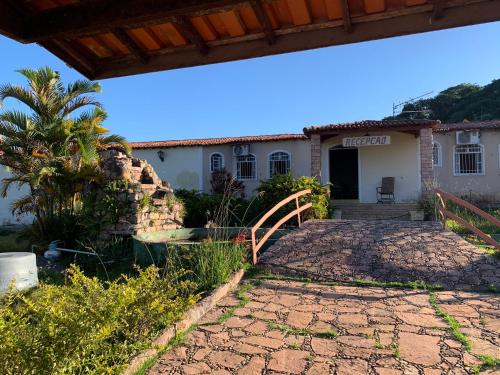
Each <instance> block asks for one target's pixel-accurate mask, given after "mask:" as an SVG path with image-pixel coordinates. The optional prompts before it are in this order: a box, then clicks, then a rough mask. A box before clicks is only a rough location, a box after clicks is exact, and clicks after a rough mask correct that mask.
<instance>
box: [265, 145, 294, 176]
mask: <svg viewBox="0 0 500 375" xmlns="http://www.w3.org/2000/svg"><path fill="white" fill-rule="evenodd" d="M288 172H290V154H289V153H288V152H284V151H276V152H273V153H272V154H271V155H269V178H272V177H273V176H274V175H276V174H287V173H288Z"/></svg>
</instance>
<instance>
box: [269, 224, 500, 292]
mask: <svg viewBox="0 0 500 375" xmlns="http://www.w3.org/2000/svg"><path fill="white" fill-rule="evenodd" d="M259 264H261V265H263V266H265V267H266V268H268V269H271V270H272V271H273V272H274V273H281V274H287V275H295V276H308V277H311V278H313V279H315V280H320V281H324V280H336V281H339V280H340V281H351V280H354V279H365V280H366V279H370V280H379V281H415V280H422V281H425V282H427V283H434V284H441V285H442V286H444V287H446V288H458V289H462V290H480V289H486V288H488V287H489V286H491V285H496V286H497V287H500V260H499V259H498V258H495V257H493V256H490V255H487V254H486V253H485V252H484V251H482V250H481V249H478V248H477V247H475V246H473V245H471V244H469V243H468V242H466V241H465V240H463V239H462V238H461V237H460V236H458V235H456V234H455V233H452V232H450V231H444V230H442V229H441V226H440V224H439V223H433V222H404V221H393V220H386V221H369V220H359V221H357V220H352V221H349V220H313V221H308V222H306V223H305V224H304V225H303V226H302V227H301V228H300V229H298V230H296V231H294V232H292V233H290V234H288V235H286V236H284V237H282V238H281V239H280V240H279V241H278V242H276V243H275V244H274V245H273V246H271V247H270V248H269V249H268V250H267V251H266V252H265V253H264V254H263V255H262V256H261V258H260V259H259Z"/></svg>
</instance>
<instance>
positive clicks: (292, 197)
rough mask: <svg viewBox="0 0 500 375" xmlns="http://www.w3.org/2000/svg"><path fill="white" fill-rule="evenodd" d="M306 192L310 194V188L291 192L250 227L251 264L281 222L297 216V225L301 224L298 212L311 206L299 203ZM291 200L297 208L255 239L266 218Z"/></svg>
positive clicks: (254, 261)
mask: <svg viewBox="0 0 500 375" xmlns="http://www.w3.org/2000/svg"><path fill="white" fill-rule="evenodd" d="M307 194H311V189H307V190H302V191H299V192H298V193H295V194H292V195H290V196H289V197H288V198H285V199H283V200H282V201H281V202H279V203H278V204H277V205H276V206H274V207H273V208H272V209H271V210H269V212H267V213H266V214H265V215H264V216H262V218H261V219H260V220H259V221H258V222H257V224H255V225H254V226H253V227H252V258H253V264H256V263H257V253H258V252H259V250H260V249H261V247H262V246H264V244H265V242H266V241H267V240H268V239H269V238H270V237H271V236H272V235H273V233H274V232H276V231H277V230H278V229H279V228H280V227H281V226H282V225H283V224H285V223H286V222H287V221H288V220H290V219H291V218H293V217H294V216H297V220H298V223H299V226H300V225H301V223H302V220H301V216H300V214H301V213H302V212H304V211H305V210H307V209H309V208H311V207H312V203H306V204H304V205H303V206H301V205H300V201H299V198H300V197H302V196H304V195H307ZM293 200H295V205H296V207H297V208H296V209H295V210H293V211H292V212H290V213H289V214H287V215H286V216H284V217H283V218H281V219H280V220H279V221H278V222H277V223H276V224H274V226H273V227H272V228H271V229H269V230H268V231H267V232H266V234H264V236H262V238H260V239H259V240H257V236H256V233H257V231H258V230H259V228H260V227H261V226H262V224H264V222H265V221H266V220H267V219H269V218H270V217H271V216H272V215H273V214H274V213H275V212H276V211H278V210H279V209H280V208H281V207H283V206H285V205H286V204H288V203H289V202H291V201H293Z"/></svg>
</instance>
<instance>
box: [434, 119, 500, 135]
mask: <svg viewBox="0 0 500 375" xmlns="http://www.w3.org/2000/svg"><path fill="white" fill-rule="evenodd" d="M482 129H499V130H500V121H499V120H496V121H478V122H457V123H452V124H441V125H439V126H438V127H437V128H436V129H434V131H435V132H437V133H446V132H449V131H454V130H482Z"/></svg>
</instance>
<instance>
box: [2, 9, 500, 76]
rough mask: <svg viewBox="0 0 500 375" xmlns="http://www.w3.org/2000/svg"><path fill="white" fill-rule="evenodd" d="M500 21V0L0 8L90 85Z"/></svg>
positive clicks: (10, 32) (24, 37) (27, 39)
mask: <svg viewBox="0 0 500 375" xmlns="http://www.w3.org/2000/svg"><path fill="white" fill-rule="evenodd" d="M497 20H500V0H0V33H2V34H4V35H7V36H8V37H10V38H13V39H15V40H18V41H20V42H23V43H33V42H36V43H39V44H40V45H42V46H43V47H45V48H46V49H48V50H49V51H51V52H52V53H53V54H55V55H57V56H58V57H60V58H61V59H62V60H64V61H65V62H66V63H68V64H69V65H70V66H72V67H74V68H75V69H77V70H78V71H80V72H81V73H82V74H84V75H85V76H87V77H88V78H91V79H97V78H109V77H117V76H125V75H131V74H138V73H145V72H153V71H159V70H167V69H176V68H184V67H189V66H197V65H205V64H212V63H219V62H225V61H232V60H240V59H247V58H253V57H259V56H266V55H273V54H279V53H286V52H293V51H300V50H306V49H313V48H320V47H326V46H332V45H339V44H347V43H357V42H362V41H368V40H374V39H381V38H388V37H393V36H398V35H407V34H413V33H419V32H427V31H432V30H439V29H446V28H451V27H458V26H465V25H472V24H478V23H485V22H492V21H497Z"/></svg>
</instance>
